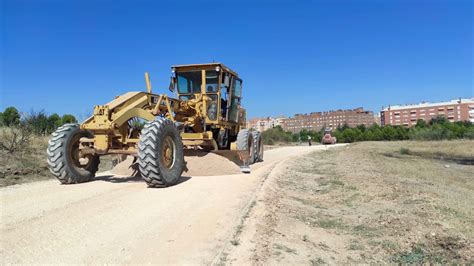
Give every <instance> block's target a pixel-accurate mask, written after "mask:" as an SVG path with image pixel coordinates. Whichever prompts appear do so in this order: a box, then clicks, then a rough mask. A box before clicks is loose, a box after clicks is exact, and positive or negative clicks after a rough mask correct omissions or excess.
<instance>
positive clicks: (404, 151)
mask: <svg viewBox="0 0 474 266" xmlns="http://www.w3.org/2000/svg"><path fill="white" fill-rule="evenodd" d="M400 154H402V155H409V154H410V149H407V148H400Z"/></svg>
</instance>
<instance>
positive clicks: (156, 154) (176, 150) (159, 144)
mask: <svg viewBox="0 0 474 266" xmlns="http://www.w3.org/2000/svg"><path fill="white" fill-rule="evenodd" d="M138 165H139V169H140V173H141V176H142V177H143V179H144V180H145V182H146V183H147V185H148V186H149V187H167V186H172V185H174V184H176V183H177V182H178V181H179V178H180V177H181V174H182V173H183V166H184V152H183V142H182V141H181V136H180V134H179V132H178V129H177V128H176V126H175V125H174V124H173V122H172V121H170V120H168V119H165V118H161V117H160V118H157V120H155V121H151V122H148V123H147V124H145V127H144V128H143V130H142V132H141V134H140V141H139V143H138Z"/></svg>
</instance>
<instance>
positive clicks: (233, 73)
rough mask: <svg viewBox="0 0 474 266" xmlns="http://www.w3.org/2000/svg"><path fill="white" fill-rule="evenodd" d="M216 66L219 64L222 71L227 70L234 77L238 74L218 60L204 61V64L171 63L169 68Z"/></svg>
mask: <svg viewBox="0 0 474 266" xmlns="http://www.w3.org/2000/svg"><path fill="white" fill-rule="evenodd" d="M217 66H219V67H220V68H221V69H223V70H224V71H226V72H229V73H230V74H232V75H234V76H236V77H238V76H239V74H237V72H235V71H233V70H232V69H230V68H228V67H226V66H225V65H224V64H222V63H219V62H216V63H205V64H188V65H173V66H171V68H176V69H177V70H179V69H180V68H182V69H184V68H195V69H197V68H205V67H217Z"/></svg>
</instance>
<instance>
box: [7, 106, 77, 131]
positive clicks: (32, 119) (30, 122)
mask: <svg viewBox="0 0 474 266" xmlns="http://www.w3.org/2000/svg"><path fill="white" fill-rule="evenodd" d="M67 123H77V119H76V117H75V116H73V115H71V114H64V115H62V116H60V115H58V114H56V113H53V114H51V115H48V114H47V113H46V112H44V111H31V112H29V113H23V114H20V112H19V111H18V110H17V109H16V108H15V107H13V106H10V107H7V108H5V110H4V111H3V112H0V126H4V127H21V128H25V129H27V130H29V131H31V132H32V133H34V134H37V135H48V134H51V133H52V132H54V131H55V130H56V129H57V128H58V127H60V126H62V125H64V124H67Z"/></svg>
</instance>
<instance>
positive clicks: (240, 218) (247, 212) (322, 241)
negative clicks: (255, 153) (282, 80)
mask: <svg viewBox="0 0 474 266" xmlns="http://www.w3.org/2000/svg"><path fill="white" fill-rule="evenodd" d="M473 154H474V142H473V141H441V142H408V141H405V142H364V143H356V144H351V145H348V146H344V145H335V146H327V147H326V146H322V145H318V146H312V147H308V146H292V147H278V148H274V149H271V150H267V151H266V152H265V161H264V162H261V163H257V164H255V165H252V167H251V168H252V173H251V174H249V175H246V174H240V173H235V171H237V170H238V166H237V165H236V164H235V158H233V157H232V156H230V155H229V154H186V158H187V159H186V160H187V161H188V168H189V171H188V172H187V173H185V174H183V177H182V178H181V183H179V184H178V185H175V186H172V187H169V188H164V189H149V188H146V184H145V183H144V182H143V181H142V180H141V178H140V177H135V176H131V175H130V174H127V171H129V170H130V169H129V168H127V166H126V164H123V165H122V167H123V168H121V169H115V170H116V171H119V172H118V173H120V174H117V172H115V173H114V172H111V171H106V172H103V173H101V174H99V176H98V177H97V178H96V179H95V180H94V181H92V182H89V183H84V184H77V185H60V184H59V183H58V182H57V181H56V180H47V181H39V182H32V183H26V184H20V185H13V186H8V187H3V188H0V196H1V212H0V214H1V219H0V244H1V245H0V257H1V258H2V260H1V262H2V264H9V263H35V264H37V263H43V264H46V263H48V264H49V263H81V264H237V265H240V264H247V265H248V264H259V265H260V264H291V265H293V264H313V265H314V264H324V263H330V264H349V263H351V264H353V263H427V262H429V263H467V264H469V263H471V264H472V263H474V257H473V254H474V243H473V240H472V239H474V220H473V219H472V217H474V193H473V192H474V191H473V190H474V180H473V178H474V175H473V173H474V165H473V164H472V162H473V159H474V158H473ZM105 162H106V163H105V164H103V165H102V166H103V167H105V168H107V167H111V160H105ZM104 170H110V168H109V169H104ZM36 178H38V179H41V178H45V177H36Z"/></svg>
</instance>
